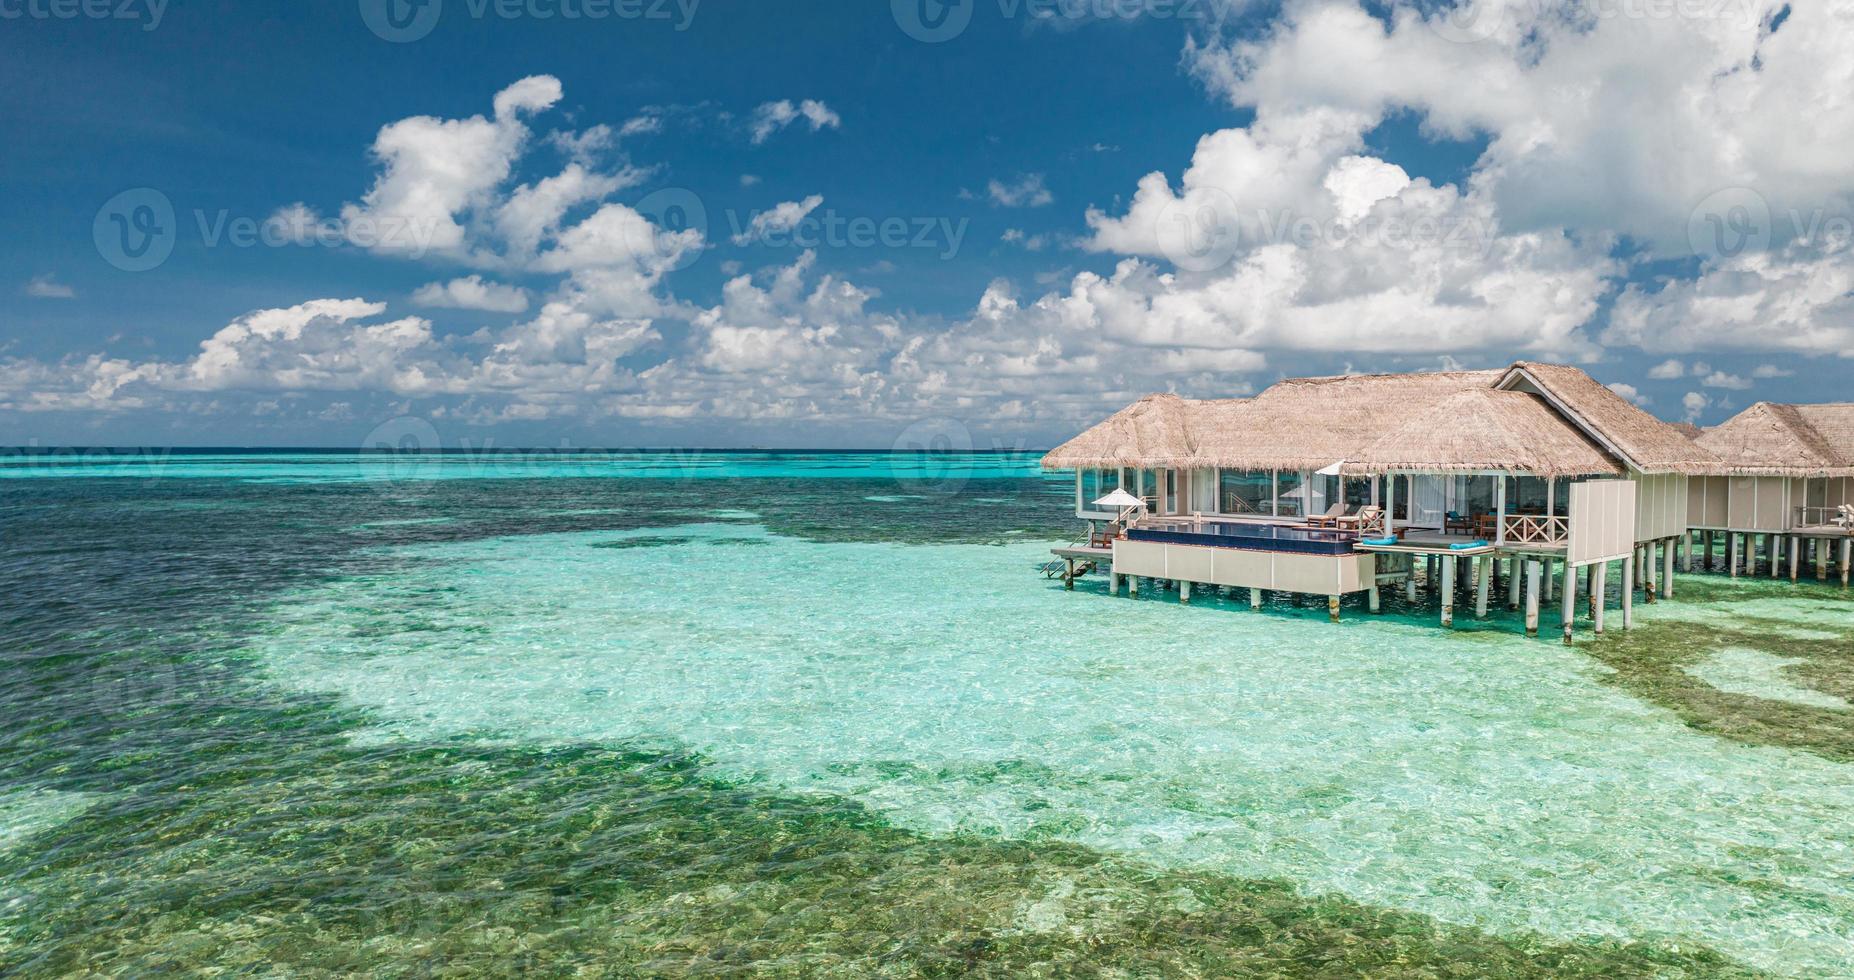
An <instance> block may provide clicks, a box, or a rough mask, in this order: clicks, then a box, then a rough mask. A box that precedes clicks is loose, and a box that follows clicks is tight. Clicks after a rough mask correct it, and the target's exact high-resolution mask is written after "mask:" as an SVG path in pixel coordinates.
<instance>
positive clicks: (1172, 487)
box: [1165, 470, 1178, 514]
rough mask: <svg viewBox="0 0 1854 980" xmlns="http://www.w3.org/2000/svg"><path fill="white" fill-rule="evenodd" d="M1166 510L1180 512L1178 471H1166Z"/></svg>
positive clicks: (1169, 512)
mask: <svg viewBox="0 0 1854 980" xmlns="http://www.w3.org/2000/svg"><path fill="white" fill-rule="evenodd" d="M1165 512H1166V513H1167V514H1176V513H1178V471H1177V470H1166V471H1165Z"/></svg>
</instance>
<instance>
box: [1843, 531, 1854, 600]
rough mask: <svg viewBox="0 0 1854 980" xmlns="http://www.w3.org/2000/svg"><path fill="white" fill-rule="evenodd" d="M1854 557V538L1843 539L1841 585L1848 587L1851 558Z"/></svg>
mask: <svg viewBox="0 0 1854 980" xmlns="http://www.w3.org/2000/svg"><path fill="white" fill-rule="evenodd" d="M1851 558H1854V538H1842V539H1841V587H1842V588H1844V589H1845V588H1847V587H1848V577H1849V576H1848V572H1849V568H1848V565H1849V559H1851Z"/></svg>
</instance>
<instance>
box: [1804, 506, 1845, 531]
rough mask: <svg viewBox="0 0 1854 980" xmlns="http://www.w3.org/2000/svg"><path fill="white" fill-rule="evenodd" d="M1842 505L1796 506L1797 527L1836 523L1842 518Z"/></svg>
mask: <svg viewBox="0 0 1854 980" xmlns="http://www.w3.org/2000/svg"><path fill="white" fill-rule="evenodd" d="M1841 510H1842V507H1841V505H1839V504H1837V505H1835V506H1833V507H1798V508H1796V524H1795V526H1796V527H1822V526H1825V525H1829V524H1836V523H1839V522H1840V519H1841Z"/></svg>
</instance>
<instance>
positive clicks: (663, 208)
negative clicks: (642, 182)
mask: <svg viewBox="0 0 1854 980" xmlns="http://www.w3.org/2000/svg"><path fill="white" fill-rule="evenodd" d="M631 209H632V210H633V211H636V212H637V213H638V214H641V215H643V216H644V217H645V218H646V219H648V220H649V225H648V227H634V228H633V229H632V231H631V232H630V233H629V234H630V235H631V236H634V237H637V238H642V237H644V236H648V240H647V241H631V242H627V244H628V245H630V246H631V248H632V249H633V250H636V251H646V250H648V251H652V252H655V253H656V255H657V257H658V258H660V259H663V260H665V261H666V262H667V263H668V265H667V266H666V268H667V269H668V271H671V272H674V271H676V270H678V269H686V268H688V267H689V266H692V265H694V264H695V263H696V261H697V260H699V259H700V258H701V257H702V249H701V248H699V247H697V246H696V245H695V244H694V243H695V242H696V241H698V240H700V241H706V240H707V239H708V208H707V207H706V206H705V205H703V204H702V198H701V195H699V194H697V193H695V192H694V191H692V190H689V189H688V188H686V187H665V188H663V189H662V190H660V191H653V192H651V193H649V194H646V195H644V197H643V199H642V200H640V201H638V202H637V203H636V204H635V205H633V206H632V208H631Z"/></svg>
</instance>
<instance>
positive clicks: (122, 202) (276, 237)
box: [91, 187, 442, 272]
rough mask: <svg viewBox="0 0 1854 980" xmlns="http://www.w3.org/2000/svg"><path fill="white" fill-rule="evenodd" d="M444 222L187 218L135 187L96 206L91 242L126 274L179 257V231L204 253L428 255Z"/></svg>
mask: <svg viewBox="0 0 1854 980" xmlns="http://www.w3.org/2000/svg"><path fill="white" fill-rule="evenodd" d="M441 224H442V222H441V221H437V220H430V221H424V220H419V219H414V218H403V217H372V216H368V215H360V216H357V217H353V218H345V219H342V220H339V221H337V220H335V219H332V218H308V217H305V216H298V215H293V214H291V213H288V212H287V211H286V212H278V213H277V214H273V215H271V216H270V217H268V218H254V217H250V216H241V215H234V214H232V213H231V212H230V211H227V210H225V209H223V208H222V209H219V210H216V211H209V210H206V209H204V208H195V209H194V210H192V211H191V212H189V213H188V215H187V219H185V220H183V219H182V218H181V217H180V216H179V215H178V214H177V213H176V212H175V210H174V202H173V201H172V200H171V199H169V198H168V196H167V195H166V194H164V193H162V192H161V191H159V190H156V189H155V188H152V187H137V188H134V189H131V190H126V191H123V192H122V193H120V194H118V195H116V196H115V197H112V198H110V199H109V200H108V201H106V202H104V204H103V206H102V207H101V208H98V209H97V214H96V218H95V220H94V221H93V222H92V224H91V239H92V241H93V243H94V244H95V245H96V249H97V254H98V255H101V256H102V257H103V260H104V261H106V262H108V263H109V264H110V265H113V266H115V267H116V268H118V269H121V270H122V271H124V272H147V271H149V270H150V269H154V268H157V267H159V266H160V265H161V264H162V263H164V262H166V261H167V259H168V257H169V256H170V255H172V254H174V246H175V245H176V244H178V243H179V241H180V237H181V231H182V230H183V229H185V228H187V227H189V226H191V227H192V228H193V229H194V230H195V231H196V233H197V235H198V241H199V243H200V244H201V245H202V246H203V247H205V248H283V247H285V246H291V245H294V246H298V247H303V248H310V247H317V246H320V247H324V248H337V247H340V246H343V245H353V246H356V247H358V248H368V249H371V248H390V249H393V250H396V251H400V252H403V253H405V254H406V255H407V256H408V257H411V258H419V257H422V256H424V255H425V254H426V253H427V252H428V251H429V250H430V247H431V243H432V241H433V240H434V239H435V238H436V236H437V234H438V231H439V227H440V225H441Z"/></svg>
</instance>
